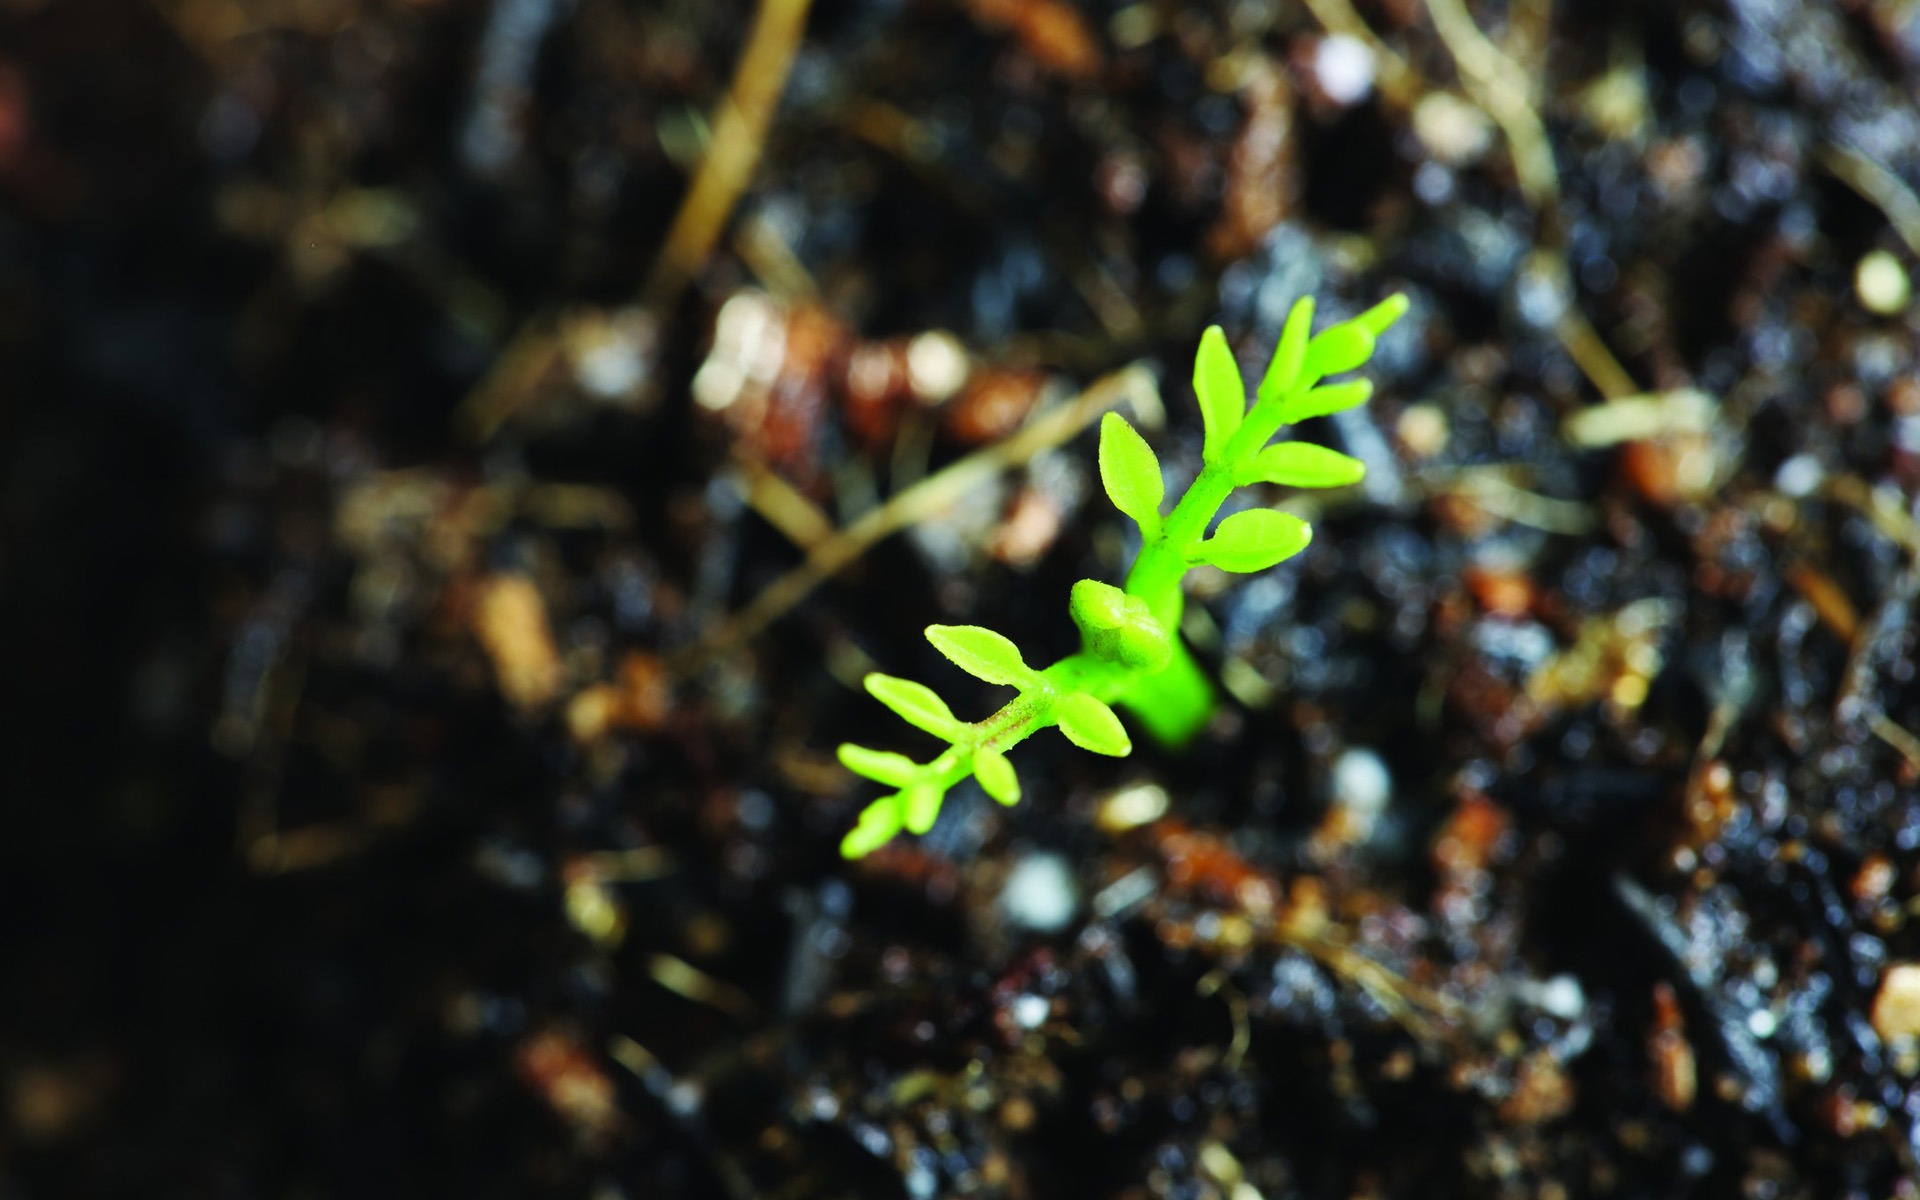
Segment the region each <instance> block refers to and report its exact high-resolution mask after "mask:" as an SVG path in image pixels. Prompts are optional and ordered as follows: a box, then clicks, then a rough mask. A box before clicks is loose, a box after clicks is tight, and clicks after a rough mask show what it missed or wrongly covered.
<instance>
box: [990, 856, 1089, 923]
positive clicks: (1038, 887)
mask: <svg viewBox="0 0 1920 1200" xmlns="http://www.w3.org/2000/svg"><path fill="white" fill-rule="evenodd" d="M1000 907H1001V909H1002V910H1003V911H1004V912H1005V913H1006V914H1007V920H1008V921H1010V922H1012V923H1013V924H1015V925H1020V926H1023V927H1025V928H1027V929H1031V930H1033V931H1034V932H1035V933H1056V932H1058V931H1059V930H1062V929H1065V928H1066V927H1067V925H1068V923H1070V922H1071V921H1072V920H1073V918H1074V916H1075V915H1076V914H1078V913H1079V911H1080V885H1079V884H1078V883H1077V882H1075V880H1074V878H1073V871H1072V870H1071V869H1070V868H1069V867H1068V866H1067V861H1066V860H1065V859H1064V858H1061V857H1060V856H1059V855H1057V854H1029V855H1028V856H1027V857H1025V858H1023V859H1021V860H1020V862H1019V864H1018V865H1016V866H1015V867H1014V868H1013V870H1012V871H1011V872H1009V873H1008V875H1007V883H1006V887H1005V888H1003V889H1002V890H1001V892H1000Z"/></svg>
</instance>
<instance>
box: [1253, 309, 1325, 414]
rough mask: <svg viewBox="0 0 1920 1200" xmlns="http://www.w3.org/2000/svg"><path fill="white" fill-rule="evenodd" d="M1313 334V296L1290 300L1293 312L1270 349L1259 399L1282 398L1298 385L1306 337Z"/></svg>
mask: <svg viewBox="0 0 1920 1200" xmlns="http://www.w3.org/2000/svg"><path fill="white" fill-rule="evenodd" d="M1312 332H1313V297H1312V296H1305V297H1302V298H1301V299H1299V300H1296V301H1294V304H1293V311H1291V312H1289V313H1288V314H1287V323H1286V325H1285V326H1284V327H1283V328H1282V329H1281V330H1280V341H1279V343H1278V344H1277V345H1276V346H1274V348H1273V358H1272V359H1271V360H1269V361H1268V363H1267V373H1266V375H1265V376H1263V377H1262V378H1261V380H1260V396H1259V398H1260V399H1261V400H1270V399H1272V398H1273V397H1275V396H1284V395H1286V394H1287V393H1288V392H1291V391H1292V390H1293V389H1294V387H1295V386H1297V385H1298V384H1299V382H1300V367H1301V366H1302V365H1303V364H1304V363H1305V362H1306V361H1307V341H1308V335H1309V334H1310V333H1312Z"/></svg>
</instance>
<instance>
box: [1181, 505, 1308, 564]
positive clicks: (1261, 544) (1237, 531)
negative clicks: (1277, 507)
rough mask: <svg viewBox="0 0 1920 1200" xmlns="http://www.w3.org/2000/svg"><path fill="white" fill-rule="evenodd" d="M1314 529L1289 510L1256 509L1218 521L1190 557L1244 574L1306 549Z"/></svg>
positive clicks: (1281, 560)
mask: <svg viewBox="0 0 1920 1200" xmlns="http://www.w3.org/2000/svg"><path fill="white" fill-rule="evenodd" d="M1312 540H1313V528H1312V527H1311V526H1310V525H1308V524H1307V523H1306V522H1305V521H1302V520H1301V519H1300V518H1299V517H1296V516H1294V515H1292V514H1291V513H1283V512H1274V511H1272V510H1271V509H1265V508H1256V509H1250V510H1248V511H1246V512H1238V513H1234V514H1233V515H1232V516H1230V517H1228V518H1227V519H1226V520H1224V521H1222V522H1220V526H1219V528H1217V529H1215V530H1214V531H1213V536H1212V537H1210V538H1208V539H1206V540H1205V541H1203V542H1201V543H1200V544H1199V545H1198V546H1196V547H1194V550H1193V560H1194V561H1195V562H1201V563H1207V564H1210V565H1212V566H1216V567H1219V568H1220V569H1221V570H1222V571H1233V572H1236V573H1239V574H1247V573H1250V572H1253V571H1264V570H1266V569H1267V568H1268V567H1271V566H1274V565H1276V564H1278V563H1282V562H1285V561H1286V560H1287V559H1289V558H1292V557H1293V556H1294V555H1296V554H1298V553H1300V552H1301V551H1302V550H1305V549H1306V548H1307V544H1308V543H1309V542H1311V541H1312Z"/></svg>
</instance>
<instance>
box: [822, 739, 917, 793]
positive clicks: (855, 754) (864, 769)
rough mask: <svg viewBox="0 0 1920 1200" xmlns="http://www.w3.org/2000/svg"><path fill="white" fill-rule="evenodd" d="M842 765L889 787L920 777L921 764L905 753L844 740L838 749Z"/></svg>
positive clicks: (898, 785)
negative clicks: (867, 746) (868, 747)
mask: <svg viewBox="0 0 1920 1200" xmlns="http://www.w3.org/2000/svg"><path fill="white" fill-rule="evenodd" d="M838 753H839V757H840V765H841V766H843V767H845V768H846V769H847V770H849V771H852V772H853V773H854V774H855V775H861V776H865V777H866V778H868V779H871V780H873V781H874V782H875V783H884V784H886V785H887V786H888V787H904V786H906V785H907V784H909V783H912V782H913V781H914V780H915V779H918V778H919V777H920V772H921V768H920V764H919V763H917V762H914V761H913V760H912V759H910V758H908V757H907V756H906V755H904V754H895V753H893V752H892V751H890V750H869V749H867V748H866V747H865V746H856V745H854V744H853V743H851V742H843V743H842V744H841V746H840V749H839V751H838Z"/></svg>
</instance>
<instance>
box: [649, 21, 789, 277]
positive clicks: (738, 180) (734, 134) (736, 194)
mask: <svg viewBox="0 0 1920 1200" xmlns="http://www.w3.org/2000/svg"><path fill="white" fill-rule="evenodd" d="M811 4H812V0H760V8H759V11H758V12H757V13H755V15H754V19H753V28H752V29H751V30H750V31H749V32H748V34H747V46H746V50H745V51H744V52H742V54H741V55H740V64H739V66H737V67H736V68H735V69H734V73H733V83H732V85H731V86H730V87H729V88H728V89H727V95H726V98H725V99H723V100H722V101H721V102H720V109H719V112H718V114H717V115H716V117H715V118H714V122H713V144H712V146H711V148H710V149H709V150H708V151H707V156H706V158H705V159H703V160H702V161H701V163H700V169H699V171H697V172H696V173H695V174H694V177H693V183H692V185H691V186H689V187H688V188H687V194H686V197H685V198H684V199H682V200H681V202H680V211H679V212H678V213H676V214H674V218H673V225H672V227H671V228H669V229H668V231H667V240H666V243H665V244H664V245H662V246H661V248H660V254H659V256H658V257H657V258H655V259H654V261H653V268H652V270H651V271H649V272H648V274H647V282H646V286H645V287H643V288H642V289H641V292H640V295H641V302H642V303H643V304H644V305H646V306H647V307H648V308H651V309H654V310H655V311H656V312H657V311H661V310H664V309H665V308H667V307H668V306H669V305H671V304H672V303H673V301H674V300H675V299H677V298H678V297H679V295H680V289H682V288H684V287H685V286H686V285H687V284H688V283H689V282H691V281H692V279H693V277H694V276H695V275H698V274H699V273H700V268H701V267H703V266H704V265H706V261H707V256H708V255H709V254H711V253H713V247H714V244H715V243H716V242H717V241H718V240H719V238H720V232H721V230H723V229H725V228H726V224H727V219H728V218H729V217H731V216H732V215H733V209H734V206H735V205H736V204H738V203H739V202H740V194H741V193H742V192H744V191H745V190H746V187H747V182H748V181H749V180H750V179H751V178H752V177H753V168H754V167H755V166H756V165H757V164H758V163H759V161H760V151H761V148H762V147H763V146H764V145H765V144H766V138H767V127H768V126H769V125H770V124H771V123H772V121H773V112H774V109H775V108H776V107H778V105H779V103H780V93H781V92H782V91H783V90H785V88H786V86H787V74H788V72H789V71H791V70H792V68H793V55H794V51H795V50H796V49H797V48H798V47H799V45H800V36H801V34H802V32H804V30H805V29H806V24H807V9H808V8H809V7H810V6H811Z"/></svg>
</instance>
